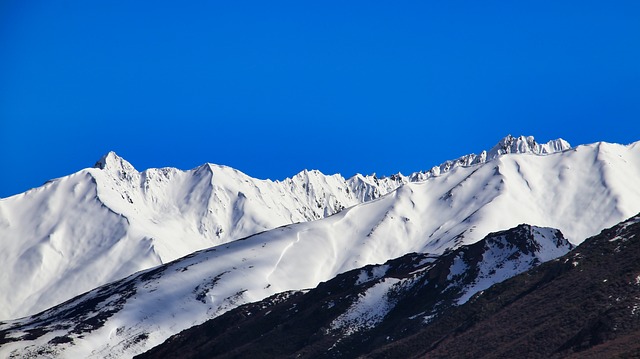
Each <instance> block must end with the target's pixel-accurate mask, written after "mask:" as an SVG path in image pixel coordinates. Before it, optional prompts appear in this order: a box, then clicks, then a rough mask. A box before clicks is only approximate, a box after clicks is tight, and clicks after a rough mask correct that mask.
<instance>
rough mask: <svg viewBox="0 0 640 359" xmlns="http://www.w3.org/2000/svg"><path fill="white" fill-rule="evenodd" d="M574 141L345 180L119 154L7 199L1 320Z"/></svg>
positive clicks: (509, 147) (507, 146) (498, 149)
mask: <svg viewBox="0 0 640 359" xmlns="http://www.w3.org/2000/svg"><path fill="white" fill-rule="evenodd" d="M569 147H570V146H569V144H568V143H566V142H565V141H563V140H555V141H550V142H549V143H547V144H542V145H541V144H537V143H536V142H535V141H534V139H533V137H519V138H515V137H512V136H507V137H505V138H504V139H503V140H501V141H500V143H498V145H496V146H495V147H494V148H493V149H492V150H490V151H489V152H488V153H487V152H483V153H481V154H480V155H479V156H476V155H467V156H464V157H461V158H459V159H458V160H455V161H447V162H445V163H443V164H442V165H440V166H438V167H434V168H433V169H431V170H430V171H429V172H419V173H415V174H413V175H410V176H402V175H400V174H398V175H394V176H392V177H386V178H376V177H375V176H362V175H356V176H354V177H352V178H350V179H348V180H345V179H344V178H343V177H342V176H340V175H332V176H326V175H323V174H322V173H320V172H318V171H306V170H305V171H303V172H301V173H299V174H297V175H296V176H294V177H293V178H290V179H285V180H283V181H270V180H258V179H254V178H251V177H249V176H247V175H245V174H244V173H241V172H239V171H237V170H234V169H232V168H229V167H225V166H218V165H212V164H205V165H202V166H200V167H198V168H195V169H193V170H190V171H181V170H178V169H175V168H160V169H148V170H146V171H143V172H138V171H137V170H136V169H135V168H134V167H133V166H132V165H131V164H129V163H128V162H127V161H125V160H124V159H122V158H120V157H118V156H117V155H116V154H115V153H113V152H111V153H109V154H107V155H106V156H105V157H103V158H102V159H101V160H100V161H98V163H96V166H95V167H96V168H89V169H85V170H82V171H79V172H77V173H75V174H72V175H70V176H66V177H62V178H58V179H55V180H52V181H49V182H48V183H46V184H45V185H43V186H42V187H39V188H36V189H33V190H30V191H27V192H25V193H23V194H19V195H16V196H12V197H9V198H5V199H0V263H2V264H3V272H2V273H0V319H9V318H17V317H21V316H25V315H28V314H33V313H37V312H39V311H41V310H44V309H46V308H49V307H51V306H53V305H56V304H58V303H61V302H63V301H65V300H68V299H70V298H73V297H74V296H76V295H78V294H80V293H83V292H85V291H88V290H90V289H92V288H95V287H96V286H98V285H101V284H105V283H108V282H110V281H113V280H116V279H120V278H123V277H125V276H127V275H130V274H132V273H135V272H137V271H139V270H143V269H146V268H150V267H153V266H156V265H159V264H162V263H166V262H169V261H171V260H174V259H176V258H179V257H182V256H184V255H187V254H189V253H192V252H193V251H196V250H200V249H204V248H209V247H212V246H215V245H218V244H222V243H226V242H228V241H231V240H234V239H239V238H243V237H246V236H248V235H251V234H255V233H258V232H261V231H265V230H268V229H273V228H276V227H279V226H282V225H285V224H290V223H297V222H306V221H310V220H316V219H320V218H323V217H327V216H329V215H332V214H334V213H336V212H338V211H340V210H342V209H343V208H345V207H351V206H353V205H356V204H359V203H362V202H366V201H369V200H371V199H375V198H378V197H380V196H381V195H384V194H386V193H388V192H390V191H392V190H394V189H396V188H397V187H398V186H400V185H402V184H403V183H407V182H410V181H419V180H424V179H426V178H429V177H431V176H433V175H436V174H441V173H445V172H447V171H449V170H450V169H452V168H456V167H459V166H467V165H470V164H472V163H480V162H484V161H486V160H487V158H489V159H492V158H495V157H497V156H499V155H501V154H504V153H511V152H520V153H534V154H546V153H550V152H554V151H561V150H566V149H568V148H569Z"/></svg>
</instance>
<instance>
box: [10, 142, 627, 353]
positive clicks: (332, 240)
mask: <svg viewBox="0 0 640 359" xmlns="http://www.w3.org/2000/svg"><path fill="white" fill-rule="evenodd" d="M638 183H640V142H636V143H634V144H631V145H628V146H623V145H617V144H607V143H596V144H592V145H585V146H579V147H577V148H575V149H571V150H567V151H563V152H560V153H554V154H550V155H546V156H538V155H531V154H510V155H505V156H501V157H499V158H497V159H495V160H493V161H489V162H486V163H483V164H478V165H473V166H469V167H456V168H454V169H452V170H451V171H449V172H448V173H446V174H443V175H439V176H433V177H432V178H430V179H428V180H426V181H423V182H419V183H409V184H407V185H404V186H402V187H400V188H398V189H397V190H396V191H394V192H392V193H389V194H388V195H386V196H383V197H380V198H377V199H375V200H372V201H369V202H366V203H363V204H360V205H356V206H353V207H351V208H348V209H346V210H343V211H341V212H339V213H337V214H335V215H333V216H330V217H328V218H325V219H322V220H317V221H313V222H306V223H298V224H292V225H287V226H284V227H281V228H277V229H274V230H271V231H268V232H264V233H260V234H257V235H254V236H251V237H249V238H247V239H244V240H239V241H234V242H231V243H227V244H223V245H220V246H218V247H215V248H212V249H209V250H205V251H202V252H198V253H194V254H192V255H189V256H188V257H187V258H185V259H183V260H180V261H177V262H174V263H172V264H170V265H168V266H166V267H161V268H159V269H156V271H159V272H153V271H154V270H150V271H148V272H142V273H140V274H137V275H134V276H132V277H129V278H128V279H127V280H126V281H125V282H126V283H129V284H131V285H133V286H134V287H135V288H136V290H134V291H133V292H132V293H133V294H131V295H129V296H124V295H122V294H113V296H115V298H120V299H122V300H121V303H120V304H119V305H121V306H122V308H116V309H117V310H115V312H114V314H113V315H112V316H110V317H109V318H108V319H106V322H105V324H104V326H102V327H100V328H99V329H97V330H94V331H92V332H90V333H86V332H84V333H82V335H81V336H82V338H80V337H79V334H72V335H71V336H72V339H73V341H74V343H73V344H70V343H66V344H61V345H59V346H57V347H55V348H53V349H51V346H48V345H47V344H46V343H47V342H48V341H49V340H51V339H52V338H53V337H55V336H56V335H61V334H64V335H67V334H66V333H67V332H66V331H61V333H60V334H56V333H55V332H51V333H49V334H46V335H44V336H42V337H39V338H37V339H36V340H33V341H21V342H15V343H8V344H5V345H3V346H2V347H0V356H8V355H10V353H14V354H15V355H17V356H21V357H24V356H27V355H28V354H30V353H37V352H39V351H41V350H45V349H46V348H49V349H46V350H52V351H53V352H55V353H54V354H56V353H57V354H56V355H59V356H61V357H70V358H71V357H109V356H114V357H130V356H132V355H134V354H135V353H139V352H141V351H144V350H146V349H149V348H151V347H153V346H155V345H157V344H159V343H160V342H162V341H163V340H164V339H166V338H167V337H168V336H169V335H171V334H174V333H177V332H179V331H180V330H182V329H185V328H188V327H191V326H193V325H195V324H198V323H202V322H203V321H205V320H207V319H209V318H212V317H215V316H217V315H220V314H221V313H224V312H225V311H228V310H229V309H231V308H234V307H236V306H238V305H240V304H243V303H247V302H253V301H257V300H260V299H263V298H265V297H267V296H269V295H272V294H275V293H279V292H283V291H287V290H295V289H302V288H311V287H314V286H316V285H317V284H318V283H319V282H321V281H326V280H328V279H330V278H333V277H334V276H335V275H336V274H338V273H341V272H344V271H346V270H349V269H353V268H358V267H361V266H363V265H365V264H369V263H383V262H385V261H386V260H388V259H390V258H395V257H399V256H401V255H403V254H405V253H408V252H427V253H434V254H440V253H443V252H444V251H445V250H446V249H449V248H455V247H457V246H460V245H462V244H470V243H474V242H476V241H478V240H479V239H482V238H483V237H484V236H486V235H487V234H488V233H490V232H495V231H498V230H502V229H505V228H512V227H515V226H516V225H517V224H520V223H529V224H532V225H537V226H542V227H552V228H558V229H560V230H561V231H562V233H564V234H565V237H566V238H567V239H569V240H571V241H572V242H573V243H574V244H578V243H579V242H581V241H582V240H583V239H584V238H587V237H589V236H591V235H593V234H596V233H598V232H599V231H600V230H602V229H603V228H605V227H608V226H611V225H613V224H615V223H618V222H620V221H621V220H623V219H626V218H628V217H631V216H632V215H634V214H636V213H638V212H640V187H639V186H638V185H637V184H638ZM134 201H135V199H134ZM145 275H146V276H147V277H144V276H145ZM142 278H144V280H142ZM118 283H120V284H118ZM118 283H116V284H113V285H116V286H117V285H124V284H122V282H118ZM108 292H109V287H105V288H102V289H97V290H95V291H93V292H91V293H89V297H91V296H98V295H99V294H100V293H107V294H108ZM109 296H111V294H109ZM110 298H111V299H108V300H105V301H104V302H102V299H101V300H100V301H99V302H100V303H103V304H98V306H102V305H106V304H105V303H111V304H108V305H109V306H113V305H114V304H113V297H110ZM79 301H82V299H74V300H73V301H72V302H71V303H66V304H65V305H63V306H61V307H57V308H56V309H54V310H52V311H47V312H45V313H43V314H42V315H39V316H37V317H35V318H25V319H22V320H18V321H12V322H6V323H5V324H2V325H0V330H2V329H6V328H9V327H12V326H14V325H16V324H19V323H21V322H22V323H27V322H32V321H34V320H35V321H38V320H40V321H42V320H43V318H44V319H46V318H48V317H54V316H56V315H57V314H56V313H59V312H63V311H65V310H70V309H69V308H73V307H74V303H76V304H77V302H79ZM91 313H92V312H91V311H86V312H84V314H83V313H79V314H78V315H77V316H76V317H74V318H75V319H74V320H78V319H79V318H81V317H82V316H83V315H84V316H91V315H92V314H91ZM41 324H42V323H41ZM58 324H59V323H58ZM34 325H36V324H34ZM40 328H41V327H40ZM13 335H15V336H16V337H17V336H21V335H20V334H19V333H18V334H13ZM43 348H44V349H43ZM14 350H16V351H15V352H13V351H14ZM57 351H61V352H57Z"/></svg>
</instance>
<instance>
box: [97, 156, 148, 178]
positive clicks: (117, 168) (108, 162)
mask: <svg viewBox="0 0 640 359" xmlns="http://www.w3.org/2000/svg"><path fill="white" fill-rule="evenodd" d="M93 167H94V168H98V169H101V170H104V171H108V172H112V173H115V174H116V175H117V177H118V178H120V179H127V178H131V177H132V175H133V174H134V173H137V172H138V171H136V169H135V167H133V165H132V164H131V163H129V162H128V161H127V160H125V159H124V158H122V157H120V156H118V155H117V154H116V153H115V152H113V151H109V153H107V154H106V155H104V156H102V158H100V159H99V160H98V162H96V164H95V165H93Z"/></svg>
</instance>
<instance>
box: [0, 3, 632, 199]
mask: <svg viewBox="0 0 640 359" xmlns="http://www.w3.org/2000/svg"><path fill="white" fill-rule="evenodd" d="M638 19H640V2H638V1H615V2H608V1H598V2H595V1H517V2H512V4H507V2H503V1H483V2H478V1H438V2H435V1H420V2H415V1H412V2H409V1H400V2H388V1H385V2H383V1H349V2H347V1H340V2H332V1H323V2H304V1H289V2H281V1H275V2H272V1H191V2H175V1H173V2H170V1H118V0H115V1H106V0H104V1H102V0H94V1H84V0H83V1H38V0H33V1H18V0H5V1H3V2H2V4H0V150H1V153H0V168H2V175H1V176H0V197H5V196H9V195H13V194H16V193H19V192H22V191H25V190H27V189H29V188H32V187H36V186H39V185H41V184H42V183H44V182H45V181H46V180H48V179H51V178H55V177H59V176H63V175H67V174H70V173H73V172H75V171H78V170H80V169H82V168H85V167H90V166H92V165H93V163H94V162H95V161H96V160H98V159H99V158H100V157H101V156H102V155H103V154H104V153H106V152H108V151H109V150H114V151H116V152H117V153H118V154H120V155H121V156H122V157H124V158H126V159H127V160H129V161H130V162H131V163H132V164H133V165H134V166H135V167H136V168H137V169H139V170H143V169H145V168H149V167H162V166H173V167H178V168H181V169H189V168H193V167H195V166H198V165H200V164H202V163H205V162H212V163H218V164H225V165H229V166H232V167H235V168H237V169H239V170H241V171H243V172H245V173H247V174H249V175H251V176H254V177H258V178H271V179H283V178H285V177H288V176H292V175H294V174H295V173H297V172H299V171H300V170H302V169H304V168H309V169H319V170H321V171H322V172H324V173H328V174H330V173H342V174H343V175H345V176H350V175H353V174H354V173H356V172H360V173H373V172H376V173H378V174H380V175H385V174H392V173H396V172H399V171H400V172H403V173H410V172H413V171H418V170H421V169H428V168H430V167H431V166H433V165H436V164H439V163H440V162H442V161H444V160H447V159H451V158H455V157H458V156H461V155H464V154H467V153H472V152H475V153H477V152H479V151H481V150H483V149H488V148H490V147H491V146H492V145H493V144H495V143H496V142H497V141H498V140H499V139H500V138H502V137H503V136H505V135H507V134H513V135H520V134H524V135H533V136H535V137H536V139H538V140H540V141H547V140H550V139H555V138H558V137H562V138H565V139H566V140H568V141H569V142H570V143H572V144H580V143H590V142H595V141H599V140H603V141H610V142H618V143H630V142H634V141H637V140H640V124H639V123H640V121H639V119H640V65H639V64H640V21H639V20H638Z"/></svg>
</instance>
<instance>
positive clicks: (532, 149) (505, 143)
mask: <svg viewBox="0 0 640 359" xmlns="http://www.w3.org/2000/svg"><path fill="white" fill-rule="evenodd" d="M570 148H571V145H570V144H569V142H567V141H565V140H563V139H562V138H558V139H556V140H551V141H549V142H547V143H545V144H540V143H538V142H536V140H535V138H534V137H533V136H526V137H525V136H520V137H513V136H511V135H507V136H506V137H505V138H503V139H502V140H500V142H498V144H496V145H495V146H494V147H493V148H492V149H491V150H490V151H489V153H488V158H489V159H493V158H496V157H498V156H501V155H504V154H508V153H533V154H537V155H544V154H549V153H555V152H560V151H564V150H568V149H570Z"/></svg>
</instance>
